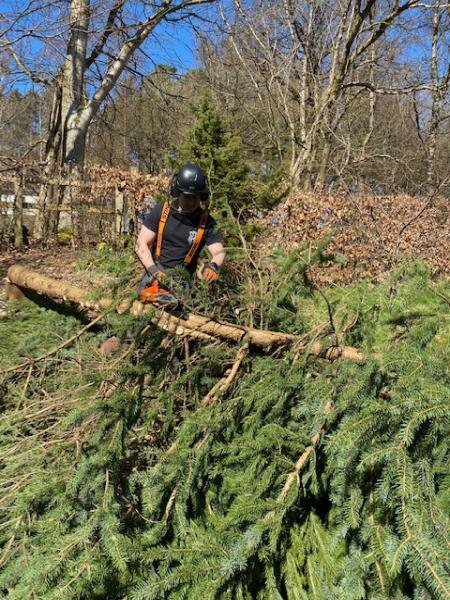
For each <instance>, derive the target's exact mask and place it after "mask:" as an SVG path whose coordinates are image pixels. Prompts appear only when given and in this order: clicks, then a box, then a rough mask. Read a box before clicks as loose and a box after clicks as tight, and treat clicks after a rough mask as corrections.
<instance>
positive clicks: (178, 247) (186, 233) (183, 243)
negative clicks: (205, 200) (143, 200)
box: [143, 204, 223, 271]
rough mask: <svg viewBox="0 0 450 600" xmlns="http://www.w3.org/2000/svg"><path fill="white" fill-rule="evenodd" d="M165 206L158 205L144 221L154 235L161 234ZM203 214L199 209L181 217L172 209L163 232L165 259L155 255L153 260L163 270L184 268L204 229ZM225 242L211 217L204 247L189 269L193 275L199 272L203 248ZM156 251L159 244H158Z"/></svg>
mask: <svg viewBox="0 0 450 600" xmlns="http://www.w3.org/2000/svg"><path fill="white" fill-rule="evenodd" d="M162 209H163V204H157V205H156V206H154V207H153V208H152V209H151V211H150V212H149V213H147V214H146V215H145V217H144V220H143V224H144V226H145V227H147V229H150V231H154V232H155V233H158V225H159V220H160V218H161V213H162ZM201 214H202V211H201V209H198V210H197V211H196V212H194V213H180V212H177V211H176V210H174V209H173V208H171V209H170V212H169V216H168V219H167V221H166V225H165V227H164V231H163V239H162V245H161V256H159V257H157V256H155V255H153V258H154V259H155V260H157V261H158V262H159V263H161V265H162V266H163V267H166V268H168V269H170V268H172V267H176V266H178V265H182V264H183V261H184V258H185V256H186V254H187V253H188V252H189V249H190V247H191V246H192V243H193V241H194V239H195V236H196V234H197V229H198V226H199V225H200V217H201ZM222 239H223V236H222V234H221V233H220V231H216V222H215V220H214V219H213V218H212V217H211V215H208V220H207V222H206V227H205V233H204V235H203V238H202V241H201V243H200V246H199V248H198V249H197V252H196V253H195V255H194V258H193V259H192V262H191V263H190V265H186V268H187V269H188V270H189V271H195V269H196V266H197V261H198V256H199V254H200V252H201V250H202V248H203V247H204V246H205V245H206V246H210V245H211V244H215V243H216V242H221V241H222ZM155 247H156V242H155Z"/></svg>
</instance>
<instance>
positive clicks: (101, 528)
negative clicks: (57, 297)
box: [0, 251, 450, 600]
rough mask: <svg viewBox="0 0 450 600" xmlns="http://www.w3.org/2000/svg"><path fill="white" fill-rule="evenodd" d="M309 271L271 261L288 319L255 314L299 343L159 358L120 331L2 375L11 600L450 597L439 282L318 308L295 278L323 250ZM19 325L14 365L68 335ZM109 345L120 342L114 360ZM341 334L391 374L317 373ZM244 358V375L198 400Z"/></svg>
mask: <svg viewBox="0 0 450 600" xmlns="http://www.w3.org/2000/svg"><path fill="white" fill-rule="evenodd" d="M294 256H296V257H297V258H296V259H294ZM312 256H315V258H311V257H312ZM300 258H301V257H300V255H299V254H298V252H297V254H295V255H292V256H289V257H281V256H279V257H278V258H276V257H275V258H274V259H273V260H274V261H275V263H274V264H276V267H277V271H276V272H277V277H274V276H273V275H272V281H271V280H270V272H269V269H268V270H267V271H266V270H264V269H261V272H260V275H261V277H263V280H264V282H265V284H267V285H266V289H267V294H269V295H270V296H271V297H272V298H273V300H274V305H275V306H276V307H279V309H280V311H281V316H280V317H277V316H276V314H275V311H273V312H270V310H269V307H268V306H267V305H265V304H263V302H262V300H261V299H260V298H258V297H256V298H255V297H253V298H252V301H253V302H255V303H256V304H258V306H257V309H256V311H255V312H256V313H257V314H258V315H263V318H264V319H265V320H266V322H268V323H271V324H275V323H277V325H278V326H279V327H280V329H285V330H290V329H291V328H292V329H294V330H295V331H296V333H298V334H299V335H300V336H303V338H304V339H303V342H302V344H300V345H294V346H292V347H291V348H289V349H284V350H280V349H278V350H277V351H274V352H265V353H263V352H261V351H259V350H257V349H254V348H248V349H246V347H245V346H243V347H242V349H240V348H238V347H235V346H233V345H227V344H225V343H215V344H209V345H208V344H205V343H204V342H201V341H190V342H186V341H185V340H183V339H180V338H171V340H170V343H169V344H168V343H167V340H166V338H165V335H164V333H163V332H160V331H159V330H157V329H155V328H154V327H153V326H152V327H148V319H146V318H142V317H140V318H138V319H132V318H131V317H125V316H124V315H122V316H120V317H114V318H113V317H112V316H111V317H110V318H109V317H108V323H107V324H106V326H104V327H103V329H102V328H100V329H98V330H97V331H94V330H91V331H89V332H87V333H86V334H85V335H83V336H82V337H81V338H80V339H79V340H78V341H77V343H76V344H74V345H72V346H68V347H65V348H64V349H62V350H60V351H58V352H56V353H55V354H51V355H50V356H49V357H48V358H47V359H45V360H43V361H40V362H39V363H30V365H29V366H28V367H25V368H23V369H19V370H17V371H11V372H8V373H4V374H2V375H0V377H1V380H0V384H1V386H2V390H3V394H2V408H3V412H2V422H1V425H0V443H1V454H0V459H1V465H2V468H1V470H0V484H1V490H2V492H1V498H0V511H1V512H0V540H1V544H2V548H1V553H0V562H1V565H2V567H3V571H2V573H1V574H0V590H1V593H2V595H3V596H2V597H5V598H8V599H9V598H11V599H15V600H19V599H20V600H22V599H23V598H36V599H39V600H41V599H43V600H49V599H52V600H53V599H61V600H62V599H63V598H64V600H75V599H77V600H78V599H79V600H88V599H89V600H124V599H125V598H126V599H127V600H144V599H145V600H150V599H155V600H156V599H158V600H159V599H168V600H180V599H189V600H191V599H192V600H197V599H199V598H201V599H202V600H203V599H220V600H225V599H227V600H228V599H230V600H231V599H233V600H235V599H236V600H238V599H239V600H251V599H257V600H274V599H278V600H279V599H283V600H286V599H287V600H306V599H307V600H310V599H317V600H329V599H336V600H341V599H344V598H345V599H349V600H359V599H370V600H375V599H377V600H378V599H385V600H391V599H395V600H397V599H399V600H400V599H406V598H411V599H419V598H421V599H422V598H423V599H424V598H427V599H443V598H447V597H449V595H450V576H449V569H448V555H449V537H450V536H449V533H450V527H449V506H450V502H449V494H448V490H449V481H450V477H449V470H448V464H449V463H448V461H449V446H448V439H449V433H450V431H449V423H450V420H449V417H450V375H449V369H448V366H449V364H450V333H449V319H450V301H449V298H450V288H449V284H448V283H446V282H432V281H431V280H430V278H429V275H428V273H427V272H426V271H425V270H424V269H423V267H421V266H420V265H418V266H413V267H408V268H404V269H402V270H400V271H398V272H396V273H393V274H392V275H391V280H390V281H386V282H385V283H381V284H378V285H373V284H368V283H365V282H360V283H359V284H356V285H354V286H347V287H345V288H340V287H338V286H334V287H332V288H330V289H328V290H322V293H319V292H318V291H317V290H316V289H315V288H314V286H311V285H310V282H308V277H307V272H306V271H305V264H308V265H309V266H312V265H313V263H314V262H316V263H320V261H321V260H323V259H324V254H323V252H322V251H318V252H317V253H316V254H315V255H314V253H309V254H308V256H306V255H305V256H303V258H302V260H300ZM272 272H273V269H272ZM280 272H281V273H283V278H282V279H283V281H284V283H282V284H281V286H280V278H279V276H278V275H279V273H280ZM255 277H256V275H255ZM292 281H295V282H296V285H295V286H293V285H292ZM394 288H395V290H396V292H395V294H393V293H392V290H393V289H394ZM214 293H217V294H218V297H219V298H221V297H222V296H221V294H222V291H221V290H220V287H219V288H218V289H217V290H216V292H212V294H213V295H214ZM216 304H217V305H218V306H217V307H216V310H217V311H218V312H217V316H220V315H221V314H222V315H224V314H230V312H232V311H230V310H229V307H227V306H226V302H222V303H220V302H217V303H216ZM198 308H201V307H200V306H199V307H198ZM330 310H331V318H332V319H331V320H332V322H331V320H330ZM10 311H11V312H10V313H9V314H8V315H7V316H6V317H4V318H3V319H2V321H1V322H0V335H2V339H4V338H5V336H6V338H7V339H8V336H9V334H10V333H11V332H14V334H15V335H16V340H17V343H16V346H17V348H18V349H19V350H18V351H17V352H18V353H19V352H20V353H21V355H20V356H19V355H18V354H14V350H13V348H12V346H10V350H9V356H7V357H6V356H2V362H3V364H2V366H7V367H10V366H11V365H12V364H15V363H17V364H18V363H20V362H21V361H22V360H23V358H24V356H25V353H26V351H25V348H26V342H25V340H26V339H27V338H28V337H29V336H30V333H32V332H33V333H34V334H35V337H34V338H33V339H34V340H35V345H34V346H33V349H32V351H30V354H33V355H34V356H36V355H39V354H42V353H44V352H48V351H49V350H50V349H51V348H52V347H53V346H55V340H58V339H61V337H64V336H65V337H68V336H70V335H73V333H74V331H76V329H77V324H76V320H75V319H71V318H69V317H66V316H63V315H59V314H56V313H54V312H51V311H45V310H44V311H43V310H41V309H37V308H36V307H33V306H32V305H30V304H23V305H20V308H17V307H16V308H15V307H14V306H11V308H10ZM17 311H20V313H21V315H22V319H23V327H22V328H18V327H17V320H16V317H17ZM227 311H228V312H227ZM286 311H287V312H286ZM300 313H301V314H300ZM324 324H325V325H324ZM50 328H51V330H52V334H53V336H54V337H53V339H49V340H48V341H44V340H45V337H44V336H43V337H42V339H41V341H40V346H39V347H38V340H39V337H38V336H37V335H36V332H37V331H49V330H50ZM113 332H114V333H115V334H116V335H118V336H119V337H120V338H121V339H122V341H123V344H122V346H121V348H120V350H119V352H118V353H117V354H116V355H112V356H110V357H104V356H102V355H101V354H100V353H99V352H98V345H99V342H100V341H101V340H103V339H104V338H105V337H107V336H108V335H110V334H111V333H113ZM336 336H337V337H338V338H339V340H340V341H341V343H355V342H356V341H357V342H358V346H359V347H361V348H362V349H364V351H365V352H367V353H375V352H377V353H379V358H372V359H369V360H367V361H365V362H359V363H358V362H351V361H347V360H342V359H340V360H338V361H336V362H333V363H329V362H326V361H325V360H323V359H320V358H317V357H315V358H313V357H310V356H308V355H307V344H308V343H309V342H310V341H313V340H315V339H317V338H318V337H320V338H323V339H324V343H330V342H332V341H333V340H334V339H336ZM127 340H128V341H127ZM56 343H57V342H56ZM187 346H188V348H187ZM238 352H241V354H240V356H241V357H244V358H243V360H242V362H241V363H240V366H239V371H238V376H237V377H236V378H235V379H234V380H233V382H232V384H231V385H229V386H228V387H226V388H224V389H223V390H222V392H219V393H217V394H216V395H212V396H210V397H209V398H208V401H205V397H207V394H208V392H209V391H210V390H211V389H212V388H213V386H214V385H215V384H216V383H217V382H218V381H219V380H220V379H221V378H222V377H223V375H224V373H225V372H226V371H227V370H228V369H229V368H230V366H231V365H232V364H233V363H234V362H235V360H236V357H237V353H238Z"/></svg>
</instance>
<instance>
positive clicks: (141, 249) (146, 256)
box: [136, 244, 155, 269]
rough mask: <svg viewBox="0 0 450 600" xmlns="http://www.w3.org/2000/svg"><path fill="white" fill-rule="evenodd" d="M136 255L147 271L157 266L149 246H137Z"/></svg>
mask: <svg viewBox="0 0 450 600" xmlns="http://www.w3.org/2000/svg"><path fill="white" fill-rule="evenodd" d="M136 253H137V255H138V256H139V258H140V259H141V261H142V263H143V264H144V266H145V268H146V269H150V267H153V266H154V265H155V261H154V259H153V254H152V252H151V250H150V248H149V247H148V246H147V244H136Z"/></svg>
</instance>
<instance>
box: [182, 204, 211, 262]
mask: <svg viewBox="0 0 450 600" xmlns="http://www.w3.org/2000/svg"><path fill="white" fill-rule="evenodd" d="M207 221H208V211H207V210H204V211H203V212H202V216H201V217H200V224H199V226H198V229H197V233H196V234H195V239H194V241H193V242H192V246H191V247H190V248H189V252H188V253H187V254H186V256H185V257H184V261H183V262H184V264H185V265H188V264H189V263H190V262H192V259H193V258H194V254H195V253H196V252H197V250H198V247H199V246H200V242H201V241H202V239H203V235H204V233H205V227H206V222H207Z"/></svg>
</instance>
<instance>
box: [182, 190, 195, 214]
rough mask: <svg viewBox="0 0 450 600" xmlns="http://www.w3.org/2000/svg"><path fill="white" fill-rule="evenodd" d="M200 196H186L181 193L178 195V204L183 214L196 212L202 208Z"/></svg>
mask: <svg viewBox="0 0 450 600" xmlns="http://www.w3.org/2000/svg"><path fill="white" fill-rule="evenodd" d="M200 201H201V196H200V194H185V193H184V192H180V194H179V195H178V203H179V205H180V208H181V210H182V211H183V212H195V211H196V210H197V208H198V207H199V206H200Z"/></svg>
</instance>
